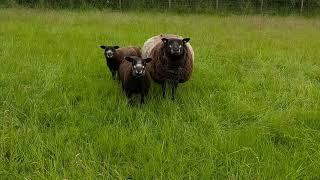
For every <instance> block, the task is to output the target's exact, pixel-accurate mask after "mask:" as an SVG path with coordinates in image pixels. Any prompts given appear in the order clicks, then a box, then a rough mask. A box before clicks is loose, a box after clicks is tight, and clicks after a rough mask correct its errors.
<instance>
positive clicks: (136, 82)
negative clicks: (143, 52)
mask: <svg viewBox="0 0 320 180" xmlns="http://www.w3.org/2000/svg"><path fill="white" fill-rule="evenodd" d="M150 61H151V58H146V59H142V58H141V57H138V56H129V57H125V61H123V62H122V63H121V64H120V67H119V71H118V77H119V79H120V81H121V84H122V89H123V90H124V92H125V94H126V96H127V98H128V102H129V104H132V99H131V97H132V94H140V96H141V99H140V104H144V97H145V96H146V95H147V94H148V91H149V88H150V84H151V77H150V74H149V72H148V69H147V68H146V64H147V63H149V62H150Z"/></svg>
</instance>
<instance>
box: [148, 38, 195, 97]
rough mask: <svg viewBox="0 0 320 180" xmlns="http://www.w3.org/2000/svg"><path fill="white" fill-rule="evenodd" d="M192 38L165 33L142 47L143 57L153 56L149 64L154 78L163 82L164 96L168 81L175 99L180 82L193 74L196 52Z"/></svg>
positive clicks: (157, 81)
mask: <svg viewBox="0 0 320 180" xmlns="http://www.w3.org/2000/svg"><path fill="white" fill-rule="evenodd" d="M189 40H190V38H182V37H181V36H178V35H173V34H165V35H158V36H154V37H152V38H150V39H148V40H147V41H146V42H145V43H144V45H143V48H142V58H152V59H153V60H152V61H151V63H149V64H148V65H147V68H148V69H149V72H150V75H151V77H152V79H153V80H154V81H155V82H156V83H159V84H162V96H163V97H165V94H166V83H167V81H169V83H170V84H171V99H172V100H175V93H176V89H177V86H178V83H184V82H186V81H188V80H189V79H190V77H191V74H192V69H193V61H194V52H193V49H192V46H191V45H190V43H188V42H189Z"/></svg>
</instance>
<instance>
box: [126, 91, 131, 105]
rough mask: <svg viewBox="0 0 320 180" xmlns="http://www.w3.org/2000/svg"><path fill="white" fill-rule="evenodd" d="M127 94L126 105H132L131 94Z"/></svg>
mask: <svg viewBox="0 0 320 180" xmlns="http://www.w3.org/2000/svg"><path fill="white" fill-rule="evenodd" d="M126 94H127V98H128V104H129V105H133V100H132V93H131V92H129V93H126Z"/></svg>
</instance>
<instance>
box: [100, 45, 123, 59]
mask: <svg viewBox="0 0 320 180" xmlns="http://www.w3.org/2000/svg"><path fill="white" fill-rule="evenodd" d="M100 47H101V49H104V55H105V56H106V58H113V57H114V54H115V53H116V49H118V48H119V46H105V45H101V46H100Z"/></svg>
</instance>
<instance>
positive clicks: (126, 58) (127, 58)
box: [124, 56, 133, 62]
mask: <svg viewBox="0 0 320 180" xmlns="http://www.w3.org/2000/svg"><path fill="white" fill-rule="evenodd" d="M124 59H125V60H127V61H129V62H133V58H132V57H129V56H126V57H125V58H124Z"/></svg>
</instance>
